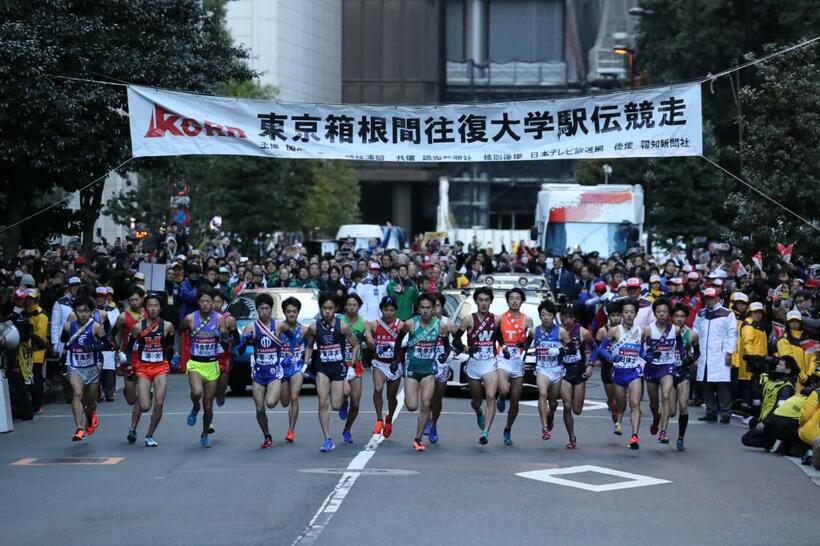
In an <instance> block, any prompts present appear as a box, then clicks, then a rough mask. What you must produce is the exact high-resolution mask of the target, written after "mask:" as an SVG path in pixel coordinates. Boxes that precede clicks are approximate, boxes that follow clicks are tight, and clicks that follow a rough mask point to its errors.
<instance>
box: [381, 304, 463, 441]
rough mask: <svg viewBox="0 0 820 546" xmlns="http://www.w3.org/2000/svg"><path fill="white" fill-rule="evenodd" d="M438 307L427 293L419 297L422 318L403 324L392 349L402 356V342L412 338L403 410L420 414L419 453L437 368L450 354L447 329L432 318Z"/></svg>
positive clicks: (418, 426) (392, 369)
mask: <svg viewBox="0 0 820 546" xmlns="http://www.w3.org/2000/svg"><path fill="white" fill-rule="evenodd" d="M435 305H436V298H435V297H434V296H433V295H432V294H427V293H425V294H422V295H421V296H419V301H418V305H417V309H418V312H419V315H416V316H414V317H411V318H410V319H409V320H406V321H404V323H403V324H402V325H401V327H400V328H399V337H398V338H396V342H395V343H394V345H393V354H394V355H397V354H399V352H400V351H401V342H402V340H403V339H404V336H405V335H408V334H409V337H408V339H407V358H406V363H405V368H404V406H405V407H406V408H407V411H416V409H418V410H419V420H418V424H417V426H416V437H415V438H414V439H413V449H415V450H416V451H425V450H426V449H427V448H426V447H425V445H424V444H422V443H421V439H422V436H423V434H424V429H425V427H426V426H427V420H428V419H429V417H430V403H431V402H432V400H433V391H434V390H435V387H436V374H437V373H438V364H441V363H444V362H446V361H447V356H448V355H449V352H450V343H449V341H447V340H446V336H447V334H448V332H447V327H446V326H444V325H443V324H442V323H441V321H440V320H439V319H438V318H436V317H435V316H433V308H434V307H435ZM440 338H444V339H445V341H444V352H443V353H441V354H439V353H438V349H437V347H438V341H439V339H440ZM397 369H398V363H397V362H394V363H393V364H392V366H391V371H394V370H397Z"/></svg>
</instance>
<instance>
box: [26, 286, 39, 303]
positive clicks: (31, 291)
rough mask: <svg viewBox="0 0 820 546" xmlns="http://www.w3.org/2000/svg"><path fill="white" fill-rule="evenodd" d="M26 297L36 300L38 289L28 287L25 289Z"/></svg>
mask: <svg viewBox="0 0 820 546" xmlns="http://www.w3.org/2000/svg"><path fill="white" fill-rule="evenodd" d="M26 297H27V298H31V299H35V300H36V299H37V298H39V297H40V291H39V290H37V289H36V288H29V289H28V290H26Z"/></svg>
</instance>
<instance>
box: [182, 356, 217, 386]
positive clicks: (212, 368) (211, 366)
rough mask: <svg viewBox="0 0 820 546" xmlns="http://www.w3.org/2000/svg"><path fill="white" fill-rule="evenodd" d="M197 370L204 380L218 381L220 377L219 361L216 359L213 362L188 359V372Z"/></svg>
mask: <svg viewBox="0 0 820 546" xmlns="http://www.w3.org/2000/svg"><path fill="white" fill-rule="evenodd" d="M191 372H196V373H198V374H199V376H200V377H201V378H202V381H204V382H206V383H208V382H209V381H216V380H217V379H219V363H218V362H217V361H216V360H214V361H212V362H200V361H199V360H194V359H193V358H192V359H191V360H189V361H188V367H187V368H186V373H191Z"/></svg>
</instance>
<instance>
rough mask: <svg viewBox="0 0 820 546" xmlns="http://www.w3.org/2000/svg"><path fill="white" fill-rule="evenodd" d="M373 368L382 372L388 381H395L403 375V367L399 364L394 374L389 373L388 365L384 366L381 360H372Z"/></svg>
mask: <svg viewBox="0 0 820 546" xmlns="http://www.w3.org/2000/svg"><path fill="white" fill-rule="evenodd" d="M373 367H374V368H376V369H377V370H379V371H380V372H382V373H383V374H384V377H385V378H387V380H388V381H397V380H399V379H401V377H402V375H404V367H403V366H402V365H401V364H399V367H398V368H397V369H396V373H393V372H391V371H390V364H385V363H384V362H382V361H381V360H376V359H375V358H374V359H373Z"/></svg>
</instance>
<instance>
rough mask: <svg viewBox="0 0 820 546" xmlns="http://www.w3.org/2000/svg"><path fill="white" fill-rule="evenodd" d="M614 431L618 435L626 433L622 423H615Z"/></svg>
mask: <svg viewBox="0 0 820 546" xmlns="http://www.w3.org/2000/svg"><path fill="white" fill-rule="evenodd" d="M614 432H615V434H617V435H618V436H620V435H621V434H623V433H624V427H623V426H622V425H621V423H615V431H614Z"/></svg>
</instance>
